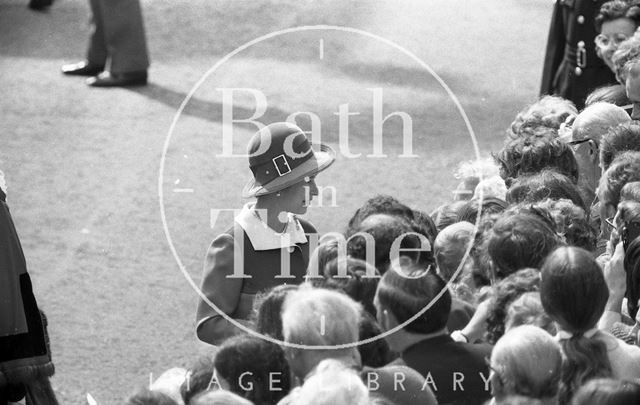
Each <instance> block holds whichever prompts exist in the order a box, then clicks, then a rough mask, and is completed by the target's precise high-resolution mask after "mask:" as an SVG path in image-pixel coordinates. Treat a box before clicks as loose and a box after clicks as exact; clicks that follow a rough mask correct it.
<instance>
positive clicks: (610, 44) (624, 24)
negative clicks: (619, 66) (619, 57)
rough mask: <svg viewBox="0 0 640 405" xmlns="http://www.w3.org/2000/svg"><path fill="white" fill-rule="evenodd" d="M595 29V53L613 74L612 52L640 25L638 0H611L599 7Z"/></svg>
mask: <svg viewBox="0 0 640 405" xmlns="http://www.w3.org/2000/svg"><path fill="white" fill-rule="evenodd" d="M595 21H596V29H597V30H598V31H599V32H600V33H599V34H598V36H596V38H595V43H596V53H597V54H598V56H599V57H600V58H601V59H602V60H603V61H604V63H605V64H606V65H607V66H608V67H609V69H611V71H612V72H613V73H614V74H615V73H617V72H616V66H615V64H614V63H613V60H612V58H613V54H614V53H615V52H616V50H618V47H619V46H620V44H622V43H623V42H624V41H626V40H627V39H629V38H631V37H632V36H633V34H634V33H635V31H636V28H638V25H640V6H639V2H638V1H630V0H613V1H608V2H606V3H604V4H603V5H602V7H600V12H598V15H596V20H595Z"/></svg>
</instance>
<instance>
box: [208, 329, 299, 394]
mask: <svg viewBox="0 0 640 405" xmlns="http://www.w3.org/2000/svg"><path fill="white" fill-rule="evenodd" d="M214 367H215V370H216V377H217V378H218V382H219V384H220V386H221V388H223V389H226V390H229V391H231V392H233V393H235V394H237V395H240V396H242V397H244V398H246V399H248V400H250V401H252V402H253V403H254V404H256V405H260V404H262V405H267V404H273V403H276V402H278V401H279V400H280V399H282V398H283V397H284V396H286V395H287V392H289V390H290V388H291V385H292V384H291V381H290V372H289V365H288V363H287V361H286V359H285V355H284V351H283V350H282V348H281V347H280V346H278V345H277V344H275V343H272V342H269V341H267V340H265V339H262V338H260V337H257V336H253V335H238V336H234V337H231V338H229V339H227V340H226V341H224V343H222V345H220V347H219V348H218V352H217V353H216V357H215V360H214Z"/></svg>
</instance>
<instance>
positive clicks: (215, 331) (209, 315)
mask: <svg viewBox="0 0 640 405" xmlns="http://www.w3.org/2000/svg"><path fill="white" fill-rule="evenodd" d="M298 221H299V222H300V225H302V228H303V230H304V232H305V233H306V234H313V233H316V232H317V231H316V229H315V228H314V227H313V225H311V223H309V222H307V221H304V220H302V219H298ZM239 238H242V240H243V241H244V242H243V249H242V251H243V252H244V255H243V258H244V261H243V264H244V274H245V275H246V276H249V277H247V278H229V277H227V276H230V275H233V273H234V252H235V251H240V250H239V248H238V246H239V245H238V243H236V241H237V240H238V239H239ZM282 250H285V251H286V255H287V256H288V257H289V259H290V269H291V270H290V271H291V276H293V277H291V278H277V277H276V276H279V275H280V273H281V255H282ZM309 253H310V252H309V242H308V241H307V243H304V244H300V245H295V247H293V248H292V249H291V250H289V248H284V249H271V250H260V251H256V250H255V249H254V248H253V245H252V243H251V240H250V239H249V237H248V236H247V234H246V232H245V231H244V230H243V229H242V227H241V226H240V225H238V224H237V223H235V224H234V226H232V227H231V228H229V229H228V230H227V231H226V232H224V233H223V234H221V235H219V236H218V237H217V238H215V239H214V241H213V242H212V243H211V246H210V247H209V250H208V251H207V256H206V259H205V265H204V276H203V279H202V284H201V288H200V289H201V291H202V293H203V294H204V295H205V296H206V297H207V299H209V300H210V301H211V302H212V303H213V304H215V305H216V306H217V307H218V308H219V309H220V310H221V312H223V313H225V314H227V315H229V316H230V317H231V318H233V319H235V320H238V321H239V322H240V323H242V324H247V325H248V322H247V320H248V318H249V316H250V315H251V312H252V309H253V300H254V298H255V296H256V294H257V293H260V292H264V291H266V290H268V289H270V288H272V287H275V286H276V285H280V284H300V283H302V282H303V281H304V276H305V275H306V271H307V265H308V263H309ZM196 317H197V326H196V331H197V334H198V337H199V338H200V339H201V340H203V341H205V342H207V343H211V344H216V345H217V344H220V343H221V342H222V341H224V340H225V339H227V338H228V337H230V336H233V335H236V334H239V333H242V330H240V329H239V328H237V327H236V326H234V325H233V324H232V323H231V322H229V321H227V320H226V319H225V318H224V317H223V316H222V315H221V314H220V313H218V312H217V311H216V310H215V309H214V308H212V307H211V306H210V305H209V304H208V303H207V302H205V301H204V300H203V299H202V298H201V299H200V301H199V303H198V311H197V316H196ZM204 323H208V325H207V326H206V329H208V332H206V333H202V331H203V330H202V328H203V327H204Z"/></svg>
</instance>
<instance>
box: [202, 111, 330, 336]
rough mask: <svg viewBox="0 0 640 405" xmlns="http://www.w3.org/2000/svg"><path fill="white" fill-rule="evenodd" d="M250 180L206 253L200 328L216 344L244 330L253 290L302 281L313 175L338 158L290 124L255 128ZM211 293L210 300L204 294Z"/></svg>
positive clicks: (310, 228)
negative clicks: (245, 200) (239, 203)
mask: <svg viewBox="0 0 640 405" xmlns="http://www.w3.org/2000/svg"><path fill="white" fill-rule="evenodd" d="M248 154H249V167H250V169H251V171H252V172H253V179H251V181H249V183H248V184H247V185H246V186H245V188H244V190H243V197H247V198H251V197H255V198H256V201H255V202H254V203H249V204H246V205H245V206H244V207H243V209H242V210H241V212H240V213H239V215H238V216H236V218H235V220H234V224H233V225H232V226H231V227H229V228H228V229H227V230H226V231H225V232H224V233H222V234H221V235H218V237H216V238H215V239H214V240H213V242H212V243H211V246H210V247H209V250H208V252H207V256H206V259H205V266H204V277H203V279H202V285H201V288H200V289H201V292H202V295H201V299H200V302H199V304H198V310H197V325H196V334H197V336H198V338H199V339H200V340H202V341H204V342H207V343H210V344H214V345H217V344H219V343H221V342H222V341H224V340H225V339H226V338H228V337H230V336H232V335H235V334H238V333H241V332H242V329H240V328H239V327H238V324H240V325H244V326H248V325H249V323H248V321H247V319H248V317H249V315H250V313H251V310H252V307H253V299H254V297H255V295H256V294H257V293H259V292H261V291H264V290H267V289H269V288H271V287H274V286H276V285H280V284H299V283H301V282H302V281H303V280H304V279H303V277H304V275H305V273H306V268H307V264H308V262H309V253H310V251H309V250H310V244H309V240H310V238H309V235H311V234H316V233H317V231H316V229H315V228H314V227H313V225H312V224H311V223H309V222H307V221H305V220H303V219H301V218H298V217H297V215H302V214H304V213H306V211H307V207H308V205H309V204H310V202H311V200H312V199H313V197H314V196H316V195H317V194H318V189H317V187H316V184H315V176H316V174H317V173H319V172H320V171H322V170H324V169H326V168H327V167H329V166H330V165H331V164H332V163H333V161H334V160H335V153H334V151H333V150H332V149H331V148H330V147H328V146H326V145H319V151H314V150H313V149H312V147H311V143H310V142H309V140H308V139H307V137H306V135H305V134H304V132H303V131H302V130H301V129H300V128H298V127H297V126H295V125H293V124H290V123H275V124H271V125H268V126H266V127H264V128H263V129H261V130H260V131H258V132H257V133H256V134H255V135H254V136H253V137H252V138H251V140H250V142H249V147H248ZM205 298H206V299H205Z"/></svg>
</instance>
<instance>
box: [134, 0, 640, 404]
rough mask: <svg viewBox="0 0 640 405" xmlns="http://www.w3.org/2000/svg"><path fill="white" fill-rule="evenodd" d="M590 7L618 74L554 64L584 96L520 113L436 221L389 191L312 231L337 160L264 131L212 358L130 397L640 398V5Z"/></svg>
mask: <svg viewBox="0 0 640 405" xmlns="http://www.w3.org/2000/svg"><path fill="white" fill-rule="evenodd" d="M558 3H562V4H561V5H560V6H558V7H561V6H562V7H568V6H567V4H565V3H569V2H558ZM571 3H572V4H573V2H571ZM577 3H581V2H579V1H578V2H577ZM576 7H577V6H576ZM559 10H560V11H558V10H556V11H557V12H562V9H559ZM594 13H596V16H595V22H594V27H595V28H594V29H595V30H596V31H595V34H594V35H597V36H596V37H595V38H594V44H595V47H592V46H591V44H589V46H588V48H589V49H591V48H593V49H592V50H591V51H588V52H587V51H585V50H584V49H583V52H586V53H585V54H584V55H582V57H586V58H588V57H590V56H591V55H590V54H591V53H594V54H597V57H598V58H600V60H601V61H602V63H601V64H602V65H603V66H606V67H607V68H609V69H610V72H609V76H607V77H609V78H610V79H611V80H617V83H609V85H605V86H602V87H598V88H596V89H595V90H593V91H591V92H590V93H589V94H588V95H587V93H586V92H585V93H584V94H583V95H582V96H584V97H583V98H579V99H576V98H575V97H578V96H576V94H578V95H580V94H582V93H581V91H582V90H580V91H577V92H576V91H574V90H575V89H574V90H572V91H569V90H570V87H571V86H572V84H571V81H572V80H576V78H577V77H578V76H581V75H582V73H583V70H582V69H583V68H584V69H587V65H586V63H582V64H580V63H579V64H578V65H577V68H580V69H577V68H576V69H575V70H572V69H573V67H571V66H569V67H567V66H568V65H567V63H565V64H564V65H562V64H560V65H558V64H556V69H558V66H561V68H560V69H559V70H558V72H560V73H557V72H556V73H554V74H555V76H556V78H555V84H556V85H562V86H564V87H565V90H567V91H566V92H565V93H566V94H570V95H571V96H569V95H565V97H567V98H563V97H560V96H551V95H547V96H543V97H541V98H540V99H539V100H538V101H537V102H535V103H533V104H532V105H529V106H527V107H525V108H524V109H522V110H521V111H520V112H519V113H518V114H517V116H516V117H515V119H514V121H513V122H512V124H511V125H510V127H509V128H508V130H507V134H506V136H505V140H504V144H503V146H502V148H501V149H500V150H498V151H496V152H495V153H493V154H492V156H491V157H490V158H484V159H480V160H477V161H471V162H464V163H462V164H461V165H460V167H459V170H458V172H457V177H458V178H459V180H460V183H459V185H458V187H457V188H456V189H455V190H453V193H452V197H451V200H450V201H449V202H448V203H446V204H444V205H441V206H439V207H437V208H436V209H435V210H434V211H433V212H431V213H426V212H424V211H422V210H421V209H420V208H411V207H408V206H407V205H405V204H403V203H402V202H401V201H398V200H397V199H396V198H394V197H392V196H388V195H377V196H373V197H371V198H370V199H369V200H367V201H366V202H365V203H364V204H363V205H362V206H361V207H360V208H359V209H357V210H356V211H355V212H354V213H353V215H352V217H351V219H350V220H349V221H348V223H346V224H345V227H344V229H342V230H337V231H340V232H333V233H329V234H326V235H317V231H316V230H315V228H314V226H313V225H312V224H311V223H309V222H307V221H304V220H302V219H300V218H299V215H302V214H304V213H305V212H306V206H307V205H308V203H309V202H310V199H311V198H313V196H314V195H315V194H317V188H316V185H315V177H316V175H317V174H318V173H320V172H321V171H322V170H324V169H326V168H328V167H329V166H330V165H331V163H332V162H333V159H334V158H335V154H333V153H332V151H331V149H330V148H328V147H327V146H324V145H323V146H322V147H321V148H320V150H318V151H316V152H313V148H312V147H311V145H309V144H308V142H307V139H306V137H305V135H304V132H303V131H302V130H300V129H299V128H297V127H296V126H295V125H290V124H284V123H279V124H273V125H270V126H268V127H266V129H265V130H261V131H259V132H258V133H257V134H256V136H255V137H254V138H253V139H252V141H251V143H250V147H249V151H250V152H256V151H258V150H261V151H263V152H264V153H263V154H260V155H259V157H256V156H255V154H254V153H251V156H252V157H251V158H250V161H249V164H250V168H251V170H252V172H253V175H254V177H253V179H251V181H250V182H249V184H248V185H247V187H245V193H244V194H245V196H246V197H255V198H256V203H251V204H247V206H245V208H244V209H243V211H242V213H241V214H240V215H239V217H238V218H236V221H235V223H234V225H233V226H231V227H230V228H229V230H228V231H226V232H225V233H224V234H222V235H220V236H219V237H218V238H216V239H215V240H214V241H213V243H212V244H211V247H210V248H209V251H208V252H207V258H206V260H205V269H204V276H203V281H202V292H203V297H202V300H201V302H200V305H199V307H198V315H197V326H196V334H197V336H198V337H199V338H200V339H201V340H202V341H204V342H208V343H211V344H213V345H215V349H213V351H214V352H215V353H214V354H213V355H212V356H211V358H208V357H205V358H201V359H198V360H197V361H196V362H195V364H194V365H193V366H192V367H190V368H189V369H186V370H185V369H173V370H170V371H168V372H167V373H168V374H167V376H163V377H161V378H160V379H159V380H158V381H156V383H154V385H153V386H152V387H151V388H150V389H145V390H143V391H141V392H138V393H136V394H134V395H133V396H132V397H131V398H129V399H128V400H127V403H128V404H143V403H144V404H172V405H175V404H184V405H198V404H201V405H205V404H207V405H210V404H257V405H258V404H259V405H263V404H264V405H266V404H285V405H297V404H305V405H306V404H332V405H338V404H345V405H347V404H397V405H400V404H436V403H439V404H560V405H566V404H572V405H578V404H612V405H613V404H615V405H625V404H629V405H631V404H638V403H640V347H639V346H640V335H639V332H640V313H639V311H638V309H639V308H640V253H639V252H640V122H639V121H635V120H634V119H632V117H634V118H635V116H636V115H638V109H637V107H636V106H637V105H638V103H640V98H638V95H639V94H640V81H639V80H638V78H639V77H640V34H638V33H635V34H634V31H635V30H636V28H637V27H638V24H639V23H640V7H639V6H638V5H637V4H636V3H635V2H633V1H623V0H614V1H609V2H606V3H604V5H602V7H601V8H599V9H598V10H596V11H594ZM561 17H562V16H556V17H554V18H556V19H558V18H561ZM579 17H581V19H580V18H578V19H577V24H578V25H580V24H583V23H584V16H579ZM555 24H558V22H557V21H556V22H555ZM552 26H553V25H552ZM582 47H583V48H584V43H583V44H582ZM574 51H575V50H574ZM577 52H578V56H579V57H578V62H585V61H584V60H582V59H580V55H581V54H580V50H578V51H577ZM574 53H575V52H574ZM574 53H571V55H574ZM571 55H569V56H571ZM585 55H586V56H585ZM560 56H562V50H560ZM565 56H566V55H565ZM574 56H575V55H574ZM561 59H562V58H561ZM569 59H571V58H569ZM569 59H567V58H565V62H566V61H567V60H569ZM563 63H564V62H563ZM562 66H564V67H562ZM548 67H549V66H548ZM601 67H602V66H600V67H598V69H600V68H601ZM594 69H595V68H594ZM595 70H597V69H595ZM595 70H594V71H593V72H591V71H589V72H585V75H586V76H587V77H590V76H593V75H595V76H593V77H597V78H599V79H602V80H601V81H603V82H602V83H600V82H598V83H597V84H598V85H602V84H603V83H606V81H607V80H608V79H606V78H605V79H603V76H602V75H598V74H596V73H594V72H595ZM586 73H589V74H586ZM548 74H549V73H548V72H547V75H548ZM563 75H564V76H566V77H561V76H563ZM562 83H564V84H562ZM592 84H593V83H592ZM562 86H561V87H562ZM548 90H549V91H550V92H554V93H557V94H559V93H562V92H561V91H556V90H558V89H555V90H554V89H553V88H552V87H550V88H549V89H548ZM574 96H575V97H574ZM582 96H580V97H582ZM632 106H633V109H632ZM291 139H293V141H292V142H290V145H296V146H295V147H294V148H293V149H294V150H293V151H292V152H291V153H287V151H286V145H287V142H289V141H288V140H291ZM265 145H266V146H265ZM296 148H297V149H296ZM265 151H266V152H265ZM300 156H304V158H303V159H298V158H299V157H300ZM302 190H305V191H302ZM302 195H304V196H305V197H304V198H303V197H301V196H302ZM283 212H284V213H286V214H287V215H285V216H282V215H280V214H281V213H283ZM305 235H306V236H305ZM311 235H316V236H318V238H316V239H317V240H319V243H318V244H317V245H314V244H312V243H311V242H312V240H313V238H312V237H310V236H311ZM284 236H286V238H284ZM283 241H284V242H283ZM239 245H240V246H241V247H242V248H243V249H244V250H240V254H239V255H238V252H237V249H238V246H239ZM247 250H248V252H247ZM283 252H288V253H283ZM285 260H287V263H288V265H287V268H286V271H285V270H283V267H282V266H283V263H284V261H285ZM239 262H240V263H241V265H240V267H238V263H239ZM239 268H240V270H238V269H239ZM231 279H233V280H231Z"/></svg>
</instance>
